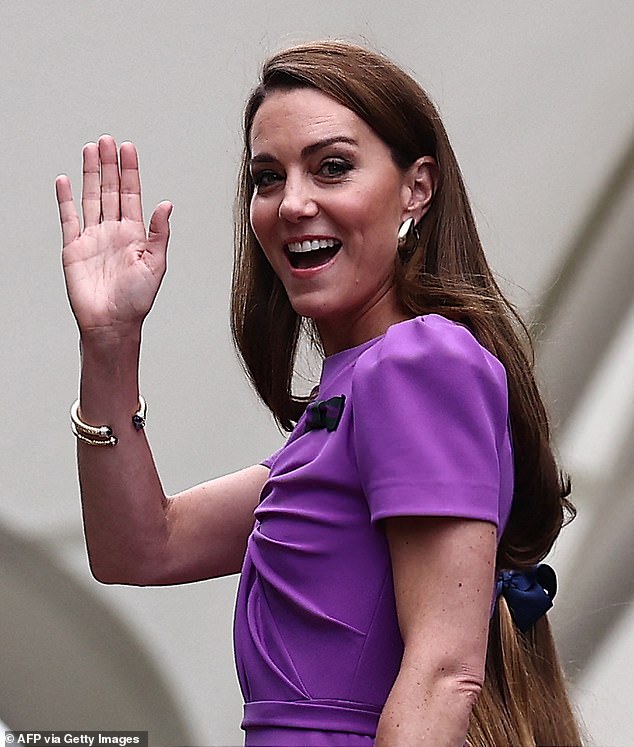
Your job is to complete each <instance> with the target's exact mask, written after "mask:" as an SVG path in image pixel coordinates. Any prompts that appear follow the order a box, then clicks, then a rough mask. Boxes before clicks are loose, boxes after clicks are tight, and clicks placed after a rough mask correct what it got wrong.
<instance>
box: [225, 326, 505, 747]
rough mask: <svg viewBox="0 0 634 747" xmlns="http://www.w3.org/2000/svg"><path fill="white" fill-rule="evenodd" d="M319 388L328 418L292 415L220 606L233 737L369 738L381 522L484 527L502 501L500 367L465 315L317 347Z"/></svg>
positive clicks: (285, 741)
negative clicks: (235, 710) (225, 604)
mask: <svg viewBox="0 0 634 747" xmlns="http://www.w3.org/2000/svg"><path fill="white" fill-rule="evenodd" d="M342 395H343V398H345V402H344V400H343V398H342ZM331 398H336V399H335V400H334V403H335V404H337V403H339V404H341V403H342V402H343V410H342V412H340V419H339V420H338V422H335V421H337V417H334V418H333V417H331V418H330V420H328V419H326V420H325V421H324V423H322V425H324V427H319V424H317V426H314V423H313V419H312V416H311V417H310V418H309V420H310V423H311V424H312V426H314V427H311V424H309V425H308V426H307V415H310V414H308V413H307V414H305V415H304V416H303V417H302V418H301V419H300V421H299V422H298V424H297V427H296V428H295V429H294V431H293V432H292V434H291V435H290V437H289V439H288V441H287V443H286V444H285V445H284V447H283V448H282V449H280V450H279V451H278V452H277V453H276V454H274V455H273V457H271V459H270V460H269V461H268V462H267V465H268V466H270V469H271V472H270V476H269V480H268V481H267V483H266V485H265V487H264V489H263V491H262V495H261V500H260V504H259V506H258V508H257V509H256V511H255V519H256V521H255V526H254V529H253V533H252V534H251V536H250V538H249V542H248V547H247V553H246V557H245V560H244V566H243V569H242V577H241V580H240V586H239V589H238V597H237V604H236V615H235V650H236V662H237V669H238V677H239V680H240V685H241V688H242V692H243V695H244V699H245V708H244V719H243V722H242V727H243V729H244V730H245V731H246V734H247V736H246V744H247V745H306V746H308V745H329V744H332V745H351V746H355V747H356V746H357V745H358V746H361V745H371V744H373V739H374V736H375V733H376V728H377V724H378V720H379V716H380V715H381V710H382V708H383V705H384V703H385V701H386V699H387V696H388V694H389V692H390V689H391V688H392V685H393V683H394V680H395V678H396V675H397V674H398V671H399V666H400V663H401V657H402V654H403V642H402V639H401V636H400V633H399V627H398V620H397V616H396V609H395V601H394V589H393V583H392V568H391V563H390V554H389V548H388V544H387V540H386V536H385V533H384V531H383V527H382V522H381V519H385V518H386V517H391V516H455V517H466V518H473V519H480V520H485V521H490V522H492V523H493V524H495V525H496V526H497V527H498V537H499V536H500V535H501V533H502V530H503V528H504V526H505V523H506V520H507V518H508V513H509V510H510V505H511V498H512V492H513V458H512V451H511V443H510V434H509V428H508V406H507V385H506V374H505V371H504V368H503V367H502V365H501V364H500V362H499V361H498V360H497V359H496V358H495V357H494V356H492V355H491V354H490V353H489V352H488V351H486V350H485V349H484V348H483V347H481V346H480V345H479V344H478V343H477V342H476V340H475V338H474V337H473V336H472V335H471V333H470V332H469V331H468V330H467V329H466V328H465V327H464V326H462V325H459V324H455V323H453V322H450V321H448V320H447V319H445V318H443V317H441V316H437V315H433V314H430V315H427V316H424V317H418V318H416V319H412V320H408V321H405V322H401V323H400V324H395V325H393V326H391V327H390V328H389V329H388V330H387V332H386V333H385V334H384V335H383V336H381V337H378V338H376V339H373V340H370V341H369V342H366V343H364V344H362V345H359V346H357V347H355V348H352V349H349V350H344V351H342V352H340V353H337V354H335V355H333V356H330V357H328V358H326V360H325V361H324V365H323V370H322V376H321V381H320V386H319V392H318V395H317V400H318V401H319V402H325V401H327V400H330V399H331ZM332 404H333V403H332V402H331V403H330V404H329V405H328V406H327V407H330V408H331V407H332ZM314 409H315V408H313V410H314ZM335 415H336V413H335Z"/></svg>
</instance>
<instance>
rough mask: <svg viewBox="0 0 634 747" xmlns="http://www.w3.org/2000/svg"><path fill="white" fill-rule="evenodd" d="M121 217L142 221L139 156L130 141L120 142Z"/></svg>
mask: <svg viewBox="0 0 634 747" xmlns="http://www.w3.org/2000/svg"><path fill="white" fill-rule="evenodd" d="M120 156H121V217H122V218H127V219H128V220H133V221H138V222H140V223H143V206H142V204H141V180H140V178H139V158H138V156H137V152H136V148H135V147H134V145H133V144H132V143H121V148H120Z"/></svg>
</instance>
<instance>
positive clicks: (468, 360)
mask: <svg viewBox="0 0 634 747" xmlns="http://www.w3.org/2000/svg"><path fill="white" fill-rule="evenodd" d="M408 375H412V376H415V377H416V378H418V377H421V376H424V378H425V380H426V381H429V380H432V381H438V382H439V383H442V382H445V384H446V385H450V384H451V383H454V384H455V383H457V381H460V382H461V383H462V384H465V383H467V382H468V381H469V380H471V379H474V378H475V379H477V380H478V381H479V382H481V383H484V382H487V381H488V382H489V383H490V384H491V385H492V386H494V387H495V388H501V389H502V390H504V391H506V372H505V370H504V366H503V365H502V364H501V363H500V361H499V360H498V359H497V358H496V357H495V356H494V355H493V354H492V353H491V352H489V351H488V350H487V349H486V348H485V347H484V346H482V345H481V344H480V343H479V342H478V341H477V340H476V338H475V337H474V335H473V334H472V332H471V331H470V330H469V329H468V328H467V327H465V326H464V325H463V324H459V323H457V322H453V321H451V320H450V319H447V318H445V317H443V316H439V315H438V314H428V315H425V316H419V317H415V318H414V319H408V320H407V321H404V322H400V323H399V324H394V325H392V326H391V327H390V328H389V329H388V330H387V332H386V333H385V335H384V336H383V337H382V338H381V339H380V340H378V341H377V343H376V344H375V345H373V346H372V347H371V348H369V349H368V350H366V351H364V352H363V353H362V354H361V356H360V357H359V359H358V361H357V364H356V366H355V372H354V376H353V384H354V383H355V381H356V382H357V383H359V382H362V381H363V380H365V379H367V378H369V379H373V378H380V379H381V380H382V381H384V382H387V381H389V380H390V379H391V378H392V377H395V378H397V379H400V378H402V377H407V376H408Z"/></svg>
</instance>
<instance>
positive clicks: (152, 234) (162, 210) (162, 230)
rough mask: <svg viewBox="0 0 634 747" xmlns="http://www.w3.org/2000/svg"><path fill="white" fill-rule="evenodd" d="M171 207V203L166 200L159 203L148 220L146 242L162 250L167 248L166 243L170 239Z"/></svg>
mask: <svg viewBox="0 0 634 747" xmlns="http://www.w3.org/2000/svg"><path fill="white" fill-rule="evenodd" d="M173 207H174V206H173V205H172V203H171V202H169V201H168V200H165V201H163V202H159V204H158V205H157V206H156V207H155V208H154V212H153V213H152V217H151V218H150V228H149V231H148V241H149V242H150V244H151V245H153V246H155V247H157V248H160V249H163V250H165V249H166V248H167V242H168V240H169V237H170V224H169V218H170V215H171V214H172V209H173Z"/></svg>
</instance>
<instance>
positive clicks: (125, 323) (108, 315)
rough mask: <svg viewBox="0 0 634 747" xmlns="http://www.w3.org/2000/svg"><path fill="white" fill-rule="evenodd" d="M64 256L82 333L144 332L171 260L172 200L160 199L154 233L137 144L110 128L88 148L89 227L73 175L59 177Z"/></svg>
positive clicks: (85, 162)
mask: <svg viewBox="0 0 634 747" xmlns="http://www.w3.org/2000/svg"><path fill="white" fill-rule="evenodd" d="M55 186H56V192H57V202H58V204H59V215H60V221H61V226H62V240H63V251H62V261H63V266H64V276H65V279H66V288H67V291H68V297H69V299H70V303H71V307H72V309H73V313H74V314H75V318H76V319H77V324H78V325H79V329H80V331H81V332H82V334H88V333H93V332H95V333H100V332H103V333H105V334H108V335H111V334H114V335H115V336H122V337H123V336H126V335H128V334H130V333H134V332H137V331H138V329H139V328H140V325H141V323H142V322H143V319H144V318H145V317H146V315H147V314H148V312H149V311H150V309H151V308H152V304H153V303H154V299H155V298H156V294H157V292H158V289H159V287H160V284H161V281H162V279H163V275H164V274H165V268H166V254H167V242H168V239H169V216H170V213H171V211H172V204H171V203H170V202H161V203H159V204H158V205H157V206H156V208H155V210H154V212H153V214H152V217H151V219H150V224H149V230H148V231H147V233H146V229H145V224H144V223H143V211H142V205H141V184H140V180H139V164H138V158H137V152H136V148H135V147H134V145H133V144H132V143H122V144H121V148H120V153H119V155H118V154H117V146H116V143H115V141H114V139H113V138H112V137H110V136H103V137H101V138H100V139H99V142H98V143H88V144H87V145H85V146H84V150H83V186H82V199H81V206H82V216H83V230H82V227H81V225H80V220H79V215H78V213H77V209H76V207H75V203H74V201H73V195H72V190H71V184H70V180H69V179H68V177H67V176H65V175H62V176H59V177H57V180H56V183H55Z"/></svg>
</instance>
